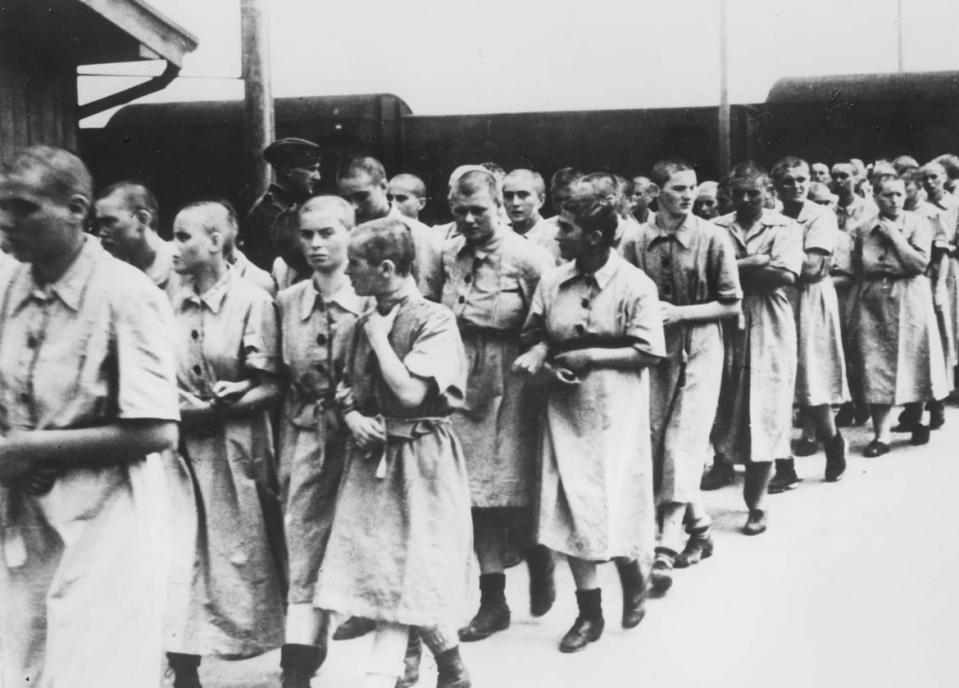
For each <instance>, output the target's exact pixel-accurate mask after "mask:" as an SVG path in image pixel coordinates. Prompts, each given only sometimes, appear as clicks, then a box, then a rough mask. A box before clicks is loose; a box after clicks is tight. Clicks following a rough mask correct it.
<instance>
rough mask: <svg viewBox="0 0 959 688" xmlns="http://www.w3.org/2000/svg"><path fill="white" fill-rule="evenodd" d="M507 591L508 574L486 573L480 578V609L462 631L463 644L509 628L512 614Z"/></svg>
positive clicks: (460, 635) (460, 632)
mask: <svg viewBox="0 0 959 688" xmlns="http://www.w3.org/2000/svg"><path fill="white" fill-rule="evenodd" d="M505 591H506V574H504V573H484V574H483V575H481V576H480V608H479V611H477V612H476V616H474V617H473V618H472V619H471V620H470V622H469V623H468V624H466V626H464V627H463V628H461V629H460V631H459V637H460V640H461V641H462V642H464V643H469V642H473V641H476V640H483V639H484V638H488V637H490V636H491V635H493V634H494V633H496V632H497V631H502V630H505V629H507V628H509V621H510V612H509V607H508V606H507V604H506V594H505Z"/></svg>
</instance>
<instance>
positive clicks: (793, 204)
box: [783, 201, 804, 220]
mask: <svg viewBox="0 0 959 688" xmlns="http://www.w3.org/2000/svg"><path fill="white" fill-rule="evenodd" d="M803 205H804V201H783V215H785V216H786V217H791V218H792V219H794V220H795V219H796V218H797V217H799V213H800V212H802V207H803Z"/></svg>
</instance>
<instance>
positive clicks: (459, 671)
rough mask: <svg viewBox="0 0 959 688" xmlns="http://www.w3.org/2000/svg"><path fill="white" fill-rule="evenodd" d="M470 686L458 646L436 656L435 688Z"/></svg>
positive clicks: (464, 687) (468, 675) (468, 676)
mask: <svg viewBox="0 0 959 688" xmlns="http://www.w3.org/2000/svg"><path fill="white" fill-rule="evenodd" d="M472 685H473V684H472V683H471V682H470V674H469V672H468V671H467V670H466V666H465V665H464V664H463V658H462V657H460V648H459V646H456V647H453V648H450V649H449V650H446V651H445V652H441V653H440V654H438V655H437V656H436V688H470V687H471V686H472Z"/></svg>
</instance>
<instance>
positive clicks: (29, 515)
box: [0, 237, 179, 688]
mask: <svg viewBox="0 0 959 688" xmlns="http://www.w3.org/2000/svg"><path fill="white" fill-rule="evenodd" d="M171 331H172V314H171V312H170V305H169V303H168V302H167V300H166V299H165V298H164V296H163V294H162V293H161V292H160V291H159V290H157V289H156V287H154V286H153V284H151V283H150V280H149V279H147V277H146V276H145V275H143V274H142V273H141V272H140V271H139V270H137V269H136V268H134V267H132V266H130V265H127V264H126V263H123V262H121V261H119V260H117V259H115V258H113V257H112V256H110V255H109V254H108V253H107V252H106V251H105V250H104V249H103V248H102V247H101V246H100V244H99V242H97V241H95V240H94V239H92V238H89V237H88V238H86V240H85V243H84V245H83V247H82V249H81V251H80V253H79V255H78V256H77V258H76V259H75V260H74V262H73V263H72V265H70V267H69V268H68V269H67V271H66V272H65V273H64V274H63V275H62V276H61V277H60V278H59V279H58V280H57V281H56V282H54V283H52V284H48V285H46V286H41V285H38V284H36V283H35V282H34V280H33V276H32V273H31V266H30V265H27V264H22V265H21V264H15V267H13V269H9V270H8V269H4V270H2V271H0V431H2V433H4V434H6V433H7V432H9V431H11V430H19V431H30V430H51V429H61V428H81V427H90V426H96V425H107V424H113V423H117V422H126V421H143V420H153V421H176V420H178V419H179V410H178V408H177V399H176V384H175V380H174V362H173V356H172V349H173V347H172V341H171V340H172V337H171ZM168 519H169V514H168V509H167V500H166V491H165V478H164V473H163V465H162V458H161V457H160V455H158V454H151V455H149V456H145V457H144V456H130V457H129V461H128V462H125V463H117V462H115V461H114V460H109V461H106V462H104V463H103V464H101V465H95V464H94V465H87V466H76V467H73V466H66V465H65V464H64V465H63V468H62V470H60V471H59V472H58V477H57V478H56V481H55V482H54V483H53V485H52V487H51V488H50V489H49V490H48V491H46V492H43V491H42V490H31V489H29V488H28V487H25V486H24V485H23V484H22V482H20V483H16V482H15V483H12V484H8V485H6V486H3V487H0V521H2V524H0V525H2V526H3V529H2V531H0V532H2V537H3V552H2V563H0V648H2V649H0V653H2V659H0V665H2V667H3V678H2V683H3V685H4V686H27V685H29V686H39V687H40V688H59V687H61V686H105V687H107V688H128V687H129V686H152V685H156V684H157V680H158V677H159V675H160V671H161V664H160V662H161V658H162V650H163V619H164V596H165V592H166V584H167V562H168V560H169V552H168V549H167V547H168V543H169V534H168V532H167V523H168Z"/></svg>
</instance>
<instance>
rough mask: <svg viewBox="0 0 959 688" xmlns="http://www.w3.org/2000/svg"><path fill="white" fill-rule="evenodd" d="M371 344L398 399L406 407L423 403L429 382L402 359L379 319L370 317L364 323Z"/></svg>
mask: <svg viewBox="0 0 959 688" xmlns="http://www.w3.org/2000/svg"><path fill="white" fill-rule="evenodd" d="M364 328H365V329H366V335H367V337H368V338H369V340H370V346H372V347H373V351H374V352H375V353H376V360H377V361H378V362H379V364H380V373H381V374H382V375H383V381H384V382H385V383H386V384H387V386H388V387H389V388H390V390H391V391H392V392H393V394H395V395H396V398H397V400H399V402H400V403H401V404H402V405H403V406H405V407H406V408H414V407H416V406H419V405H420V404H422V403H423V399H425V398H426V394H427V393H428V392H429V389H430V387H429V383H428V382H427V381H426V380H424V379H422V378H420V377H416V376H415V375H412V374H411V373H410V371H409V370H408V369H407V368H406V366H405V365H404V364H403V361H401V360H400V357H399V356H397V355H396V352H395V351H393V347H392V346H390V340H389V338H388V337H387V335H388V331H387V330H386V329H385V328H384V327H382V326H381V325H380V324H379V321H378V320H375V319H373V318H369V319H368V320H367V321H366V323H365V324H364Z"/></svg>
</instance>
